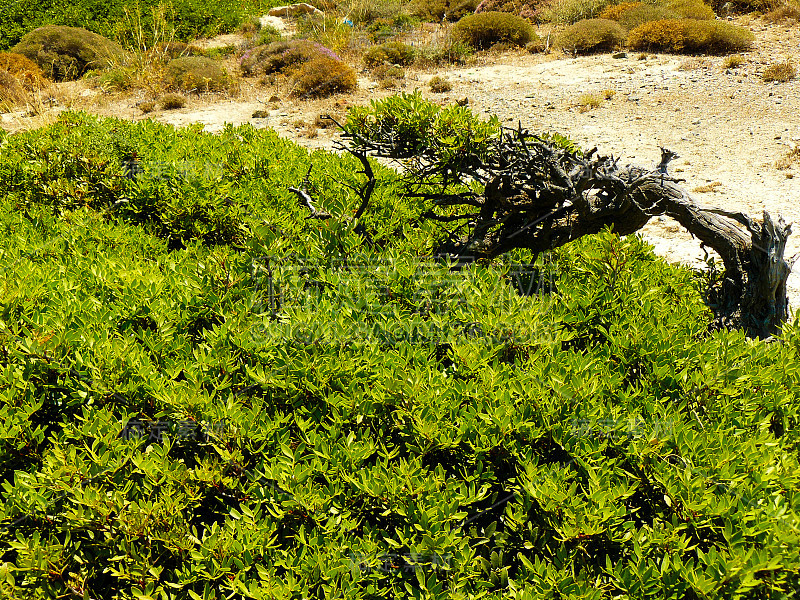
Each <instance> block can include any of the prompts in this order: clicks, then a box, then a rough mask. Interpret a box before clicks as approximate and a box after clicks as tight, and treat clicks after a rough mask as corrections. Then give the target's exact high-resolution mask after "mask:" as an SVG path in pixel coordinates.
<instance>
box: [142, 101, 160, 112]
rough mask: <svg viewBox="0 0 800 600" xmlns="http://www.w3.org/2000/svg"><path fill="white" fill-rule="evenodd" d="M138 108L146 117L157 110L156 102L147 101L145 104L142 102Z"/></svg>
mask: <svg viewBox="0 0 800 600" xmlns="http://www.w3.org/2000/svg"><path fill="white" fill-rule="evenodd" d="M138 106H139V110H140V111H142V113H143V114H145V115H146V114H148V113H151V112H153V111H154V110H155V109H156V106H157V105H156V101H155V100H146V101H145V102H140V103H139V104H138Z"/></svg>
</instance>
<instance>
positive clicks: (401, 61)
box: [364, 42, 416, 67]
mask: <svg viewBox="0 0 800 600" xmlns="http://www.w3.org/2000/svg"><path fill="white" fill-rule="evenodd" d="M415 58H416V52H415V50H414V48H413V47H412V46H409V45H408V44H404V43H402V42H386V43H385V44H381V45H380V46H373V47H372V48H370V49H369V50H367V51H366V52H365V53H364V63H365V64H366V65H367V66H368V67H375V66H377V65H382V64H384V63H389V64H392V65H403V66H407V65H410V64H411V63H412V62H414V59H415Z"/></svg>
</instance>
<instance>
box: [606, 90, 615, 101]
mask: <svg viewBox="0 0 800 600" xmlns="http://www.w3.org/2000/svg"><path fill="white" fill-rule="evenodd" d="M616 95H617V91H616V90H603V99H604V100H611V99H612V98H613V97H614V96H616Z"/></svg>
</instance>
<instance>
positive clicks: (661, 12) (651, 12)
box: [618, 4, 680, 31]
mask: <svg viewBox="0 0 800 600" xmlns="http://www.w3.org/2000/svg"><path fill="white" fill-rule="evenodd" d="M678 18H680V15H678V13H676V12H674V11H672V10H670V9H668V8H666V7H664V6H656V5H653V4H640V5H639V6H634V7H633V8H630V9H628V10H626V11H623V12H622V14H620V16H619V19H618V22H619V24H620V25H622V27H623V28H625V29H627V30H628V31H630V30H631V29H636V28H637V27H638V26H639V25H642V24H644V23H650V22H651V21H664V20H665V19H678Z"/></svg>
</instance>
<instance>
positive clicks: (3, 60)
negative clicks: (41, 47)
mask: <svg viewBox="0 0 800 600" xmlns="http://www.w3.org/2000/svg"><path fill="white" fill-rule="evenodd" d="M0 71H6V72H7V73H9V74H11V75H13V76H14V78H15V79H16V80H17V82H18V83H19V84H20V85H22V87H24V88H25V89H27V90H38V89H40V88H42V87H43V86H45V85H46V84H47V82H46V80H45V78H44V73H42V70H41V69H40V68H39V65H37V64H36V63H35V62H33V61H32V60H31V59H29V58H28V57H27V56H23V55H22V54H14V53H12V52H0Z"/></svg>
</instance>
